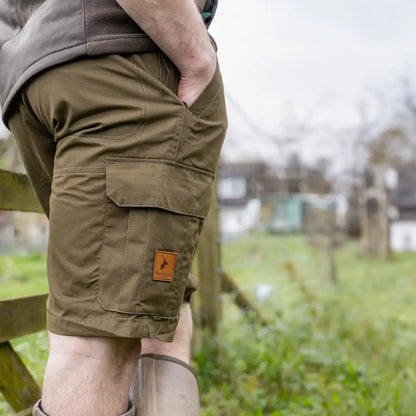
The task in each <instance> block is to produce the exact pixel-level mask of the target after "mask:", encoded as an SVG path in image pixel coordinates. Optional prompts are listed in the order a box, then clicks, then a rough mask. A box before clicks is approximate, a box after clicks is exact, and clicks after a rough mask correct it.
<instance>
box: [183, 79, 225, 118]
mask: <svg viewBox="0 0 416 416" xmlns="http://www.w3.org/2000/svg"><path fill="white" fill-rule="evenodd" d="M221 88H222V84H221V83H220V85H219V86H218V89H217V91H216V93H215V95H214V96H213V97H212V99H211V101H210V102H209V103H208V104H207V105H206V106H205V108H204V109H203V110H202V111H201V112H200V113H197V114H195V113H193V112H192V111H191V110H189V109H188V111H189V112H190V113H191V114H192V115H193V116H194V117H195V118H196V119H197V120H199V119H200V118H201V117H202V115H203V114H204V113H205V112H206V111H207V110H208V109H209V108H210V107H211V106H212V103H213V102H214V101H215V99H216V98H217V96H218V94H219V93H220V91H221Z"/></svg>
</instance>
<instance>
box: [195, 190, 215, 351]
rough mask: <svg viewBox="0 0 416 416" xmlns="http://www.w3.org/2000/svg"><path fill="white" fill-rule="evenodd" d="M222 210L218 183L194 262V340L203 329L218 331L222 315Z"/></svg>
mask: <svg viewBox="0 0 416 416" xmlns="http://www.w3.org/2000/svg"><path fill="white" fill-rule="evenodd" d="M218 244H219V213H218V206H217V193H216V186H214V192H213V194H212V198H211V209H210V212H209V214H208V217H207V218H206V219H205V223H204V228H203V230H202V233H201V236H200V238H199V244H198V249H197V252H196V255H195V259H194V264H193V268H192V269H193V274H194V275H195V276H196V277H197V279H198V283H199V288H198V291H197V292H196V294H195V295H194V296H193V297H192V298H193V300H192V303H193V310H194V316H195V337H194V341H195V342H194V343H196V344H198V345H200V343H201V338H200V336H201V334H200V331H201V330H202V329H208V330H209V331H210V332H212V333H216V331H217V329H218V323H219V321H220V318H221V276H220V273H219V267H220V264H219V260H220V259H219V250H218Z"/></svg>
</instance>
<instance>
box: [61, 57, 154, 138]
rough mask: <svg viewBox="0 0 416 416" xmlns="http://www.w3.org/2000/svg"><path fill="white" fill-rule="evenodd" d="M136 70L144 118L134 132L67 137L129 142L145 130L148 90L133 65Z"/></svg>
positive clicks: (76, 133)
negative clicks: (128, 140) (118, 134)
mask: <svg viewBox="0 0 416 416" xmlns="http://www.w3.org/2000/svg"><path fill="white" fill-rule="evenodd" d="M133 68H134V72H135V74H136V81H137V84H138V87H137V88H138V90H139V95H140V97H142V98H139V100H142V102H143V117H142V120H141V122H139V123H138V124H137V125H136V126H135V127H134V128H133V129H132V130H130V131H129V132H127V133H125V134H123V135H122V136H114V135H102V136H100V134H99V133H98V134H97V133H95V134H93V135H92V134H90V133H83V132H82V131H81V132H75V133H73V134H70V135H69V136H66V137H73V138H77V137H81V138H84V137H86V136H87V137H93V138H95V139H97V140H117V141H122V140H127V139H130V138H132V137H133V136H136V135H137V134H138V133H139V132H140V131H141V130H143V128H144V126H145V125H146V123H147V120H148V118H149V103H148V101H147V90H146V87H145V85H144V82H143V76H142V74H141V72H140V71H139V70H138V68H137V67H136V66H135V65H133ZM66 137H61V138H60V140H61V139H64V138H66Z"/></svg>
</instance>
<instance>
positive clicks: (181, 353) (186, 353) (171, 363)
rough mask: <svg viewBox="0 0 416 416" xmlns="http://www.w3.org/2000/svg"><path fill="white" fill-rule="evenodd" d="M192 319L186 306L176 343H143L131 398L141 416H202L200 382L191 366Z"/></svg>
mask: <svg viewBox="0 0 416 416" xmlns="http://www.w3.org/2000/svg"><path fill="white" fill-rule="evenodd" d="M191 337H192V316H191V309H190V306H189V303H185V304H184V305H182V308H181V314H180V319H179V324H178V327H177V329H176V333H175V338H174V340H173V342H161V341H157V340H151V339H143V340H142V356H141V358H140V360H139V364H138V368H137V371H136V372H135V375H134V378H133V382H132V385H131V389H130V398H131V400H132V401H133V402H134V403H135V405H136V408H137V409H138V413H139V414H140V416H164V415H167V414H168V415H169V416H198V415H199V394H198V380H197V378H196V374H195V373H194V371H193V369H192V368H191V367H190V366H189V361H190V355H191V347H190V346H191Z"/></svg>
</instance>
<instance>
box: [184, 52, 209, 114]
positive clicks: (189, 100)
mask: <svg viewBox="0 0 416 416" xmlns="http://www.w3.org/2000/svg"><path fill="white" fill-rule="evenodd" d="M216 65H217V61H216V59H215V57H214V60H212V61H211V62H207V64H206V66H205V68H203V70H201V71H199V72H195V71H192V70H191V71H190V72H189V73H187V72H181V79H180V81H179V86H178V97H179V99H180V100H182V101H183V102H184V103H185V104H186V105H187V106H188V107H190V106H191V105H192V104H193V103H194V102H195V100H196V99H197V98H198V97H199V96H200V95H201V93H202V92H203V90H204V88H205V87H206V86H207V85H208V84H209V82H210V81H211V79H212V77H213V76H214V73H215V69H216Z"/></svg>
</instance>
